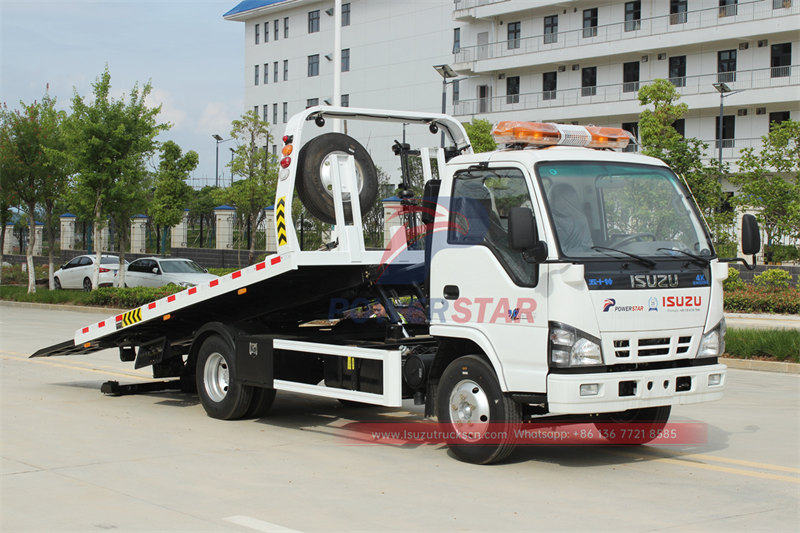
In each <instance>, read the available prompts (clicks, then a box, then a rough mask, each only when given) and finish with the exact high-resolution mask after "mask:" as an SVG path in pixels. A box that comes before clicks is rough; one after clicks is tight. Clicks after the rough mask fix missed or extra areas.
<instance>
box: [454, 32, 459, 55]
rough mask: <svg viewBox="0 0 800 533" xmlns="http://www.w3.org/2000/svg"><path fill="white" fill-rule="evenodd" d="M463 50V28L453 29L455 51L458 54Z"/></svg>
mask: <svg viewBox="0 0 800 533" xmlns="http://www.w3.org/2000/svg"><path fill="white" fill-rule="evenodd" d="M460 51H461V28H454V29H453V53H454V54H457V53H458V52H460Z"/></svg>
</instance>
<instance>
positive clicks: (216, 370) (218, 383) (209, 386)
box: [203, 352, 230, 402]
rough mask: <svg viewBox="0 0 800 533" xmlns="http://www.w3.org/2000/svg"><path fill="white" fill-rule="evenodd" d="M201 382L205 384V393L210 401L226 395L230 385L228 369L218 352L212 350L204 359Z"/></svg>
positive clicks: (221, 398)
mask: <svg viewBox="0 0 800 533" xmlns="http://www.w3.org/2000/svg"><path fill="white" fill-rule="evenodd" d="M203 383H205V386H206V394H208V397H209V398H211V400H212V401H215V402H221V401H222V400H224V399H225V396H227V395H228V386H229V385H230V371H229V370H228V362H227V361H226V360H225V358H224V357H222V354H220V353H219V352H214V353H212V354H211V355H209V356H208V359H206V366H205V368H204V369H203Z"/></svg>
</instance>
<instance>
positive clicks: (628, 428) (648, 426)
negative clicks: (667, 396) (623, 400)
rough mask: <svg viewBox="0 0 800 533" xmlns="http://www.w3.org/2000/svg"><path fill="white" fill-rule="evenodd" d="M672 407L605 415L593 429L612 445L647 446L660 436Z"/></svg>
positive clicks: (631, 410) (649, 408)
mask: <svg viewBox="0 0 800 533" xmlns="http://www.w3.org/2000/svg"><path fill="white" fill-rule="evenodd" d="M671 410H672V407H671V406H669V405H665V406H662V407H646V408H644V409H629V410H627V411H622V412H619V413H605V414H602V415H600V418H599V419H597V421H596V422H595V427H596V428H597V429H598V430H599V431H600V432H601V433H602V434H603V435H605V438H606V440H607V441H609V442H611V443H612V444H647V443H648V442H650V441H652V440H655V439H657V438H658V437H660V436H661V433H662V430H663V429H664V426H666V425H667V420H669V414H670V411H671Z"/></svg>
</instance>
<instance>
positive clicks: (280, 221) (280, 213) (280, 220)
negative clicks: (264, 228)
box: [275, 196, 287, 246]
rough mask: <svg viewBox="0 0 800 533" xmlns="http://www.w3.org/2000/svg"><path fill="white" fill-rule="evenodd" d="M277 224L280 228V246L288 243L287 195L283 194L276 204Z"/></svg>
mask: <svg viewBox="0 0 800 533" xmlns="http://www.w3.org/2000/svg"><path fill="white" fill-rule="evenodd" d="M275 226H276V227H277V229H278V246H283V245H284V244H286V242H287V240H286V197H285V196H282V197H281V199H280V200H278V205H277V206H275Z"/></svg>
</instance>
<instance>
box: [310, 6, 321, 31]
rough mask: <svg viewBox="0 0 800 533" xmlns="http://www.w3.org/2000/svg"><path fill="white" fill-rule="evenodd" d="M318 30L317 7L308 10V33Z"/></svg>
mask: <svg viewBox="0 0 800 533" xmlns="http://www.w3.org/2000/svg"><path fill="white" fill-rule="evenodd" d="M318 31H319V9H315V10H314V11H309V12H308V33H317V32H318Z"/></svg>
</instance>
